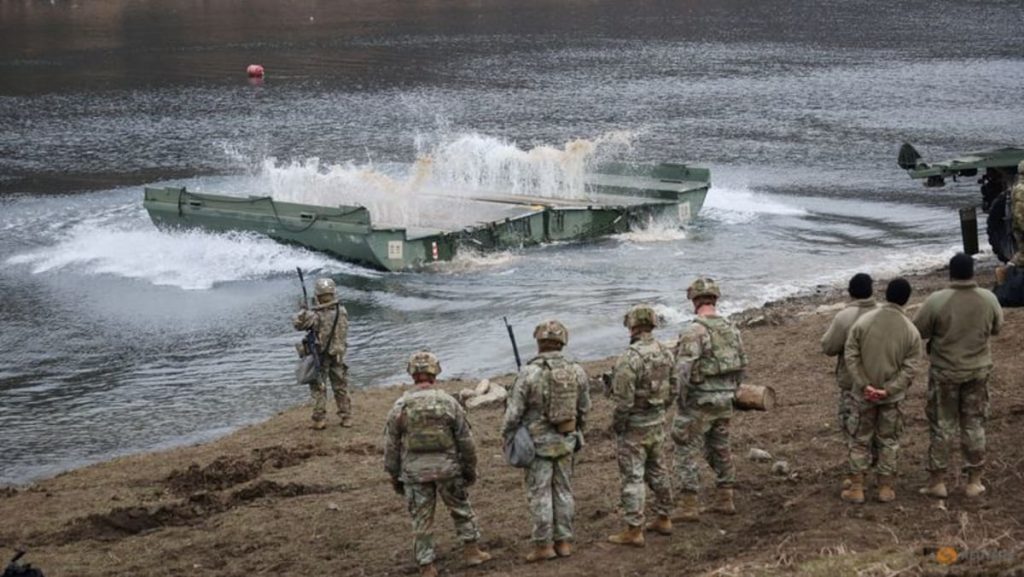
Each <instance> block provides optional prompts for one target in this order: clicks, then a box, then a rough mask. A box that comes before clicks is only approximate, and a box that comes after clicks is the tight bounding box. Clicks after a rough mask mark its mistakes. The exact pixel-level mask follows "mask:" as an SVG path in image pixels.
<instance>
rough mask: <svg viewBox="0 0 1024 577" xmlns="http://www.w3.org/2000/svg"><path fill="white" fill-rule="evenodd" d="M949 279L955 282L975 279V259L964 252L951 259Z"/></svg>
mask: <svg viewBox="0 0 1024 577" xmlns="http://www.w3.org/2000/svg"><path fill="white" fill-rule="evenodd" d="M949 278H951V279H953V280H971V279H972V278H974V259H973V258H971V256H970V255H968V254H964V253H962V252H958V253H956V254H955V255H953V258H951V259H949Z"/></svg>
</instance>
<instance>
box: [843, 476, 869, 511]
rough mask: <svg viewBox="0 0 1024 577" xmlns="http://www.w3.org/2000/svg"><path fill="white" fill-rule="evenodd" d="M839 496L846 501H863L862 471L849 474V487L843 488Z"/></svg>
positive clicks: (858, 502)
mask: <svg viewBox="0 0 1024 577" xmlns="http://www.w3.org/2000/svg"><path fill="white" fill-rule="evenodd" d="M839 496H840V497H841V498H842V499H843V501H846V502H847V503H857V504H860V503H863V502H864V473H857V474H855V475H850V487H849V488H848V489H843V492H842V493H840V494H839Z"/></svg>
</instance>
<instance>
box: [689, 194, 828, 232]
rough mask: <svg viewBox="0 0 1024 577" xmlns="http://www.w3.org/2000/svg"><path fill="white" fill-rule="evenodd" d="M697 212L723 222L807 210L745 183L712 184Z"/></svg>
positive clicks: (742, 222)
mask: <svg viewBox="0 0 1024 577" xmlns="http://www.w3.org/2000/svg"><path fill="white" fill-rule="evenodd" d="M701 214H702V215H703V216H704V217H706V218H710V219H714V220H717V221H719V222H721V223H723V224H746V223H749V222H752V221H753V220H755V219H757V218H758V217H759V216H760V215H775V216H806V215H807V214H808V212H807V210H805V209H803V208H801V207H798V206H793V205H790V204H786V203H785V202H783V201H782V200H780V199H779V198H777V197H775V196H773V195H770V194H767V193H763V192H755V191H753V190H750V189H749V188H746V187H735V188H734V187H730V186H717V185H716V186H713V187H712V188H711V190H710V191H709V192H708V196H707V199H706V200H705V201H704V209H703V210H702V211H701Z"/></svg>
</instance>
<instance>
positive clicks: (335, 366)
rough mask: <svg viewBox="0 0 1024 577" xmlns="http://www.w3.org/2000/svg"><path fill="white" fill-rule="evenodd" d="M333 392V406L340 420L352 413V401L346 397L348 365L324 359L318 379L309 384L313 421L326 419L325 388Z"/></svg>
mask: <svg viewBox="0 0 1024 577" xmlns="http://www.w3.org/2000/svg"><path fill="white" fill-rule="evenodd" d="M328 385H329V386H330V387H331V390H332V391H334V404H335V405H337V406H338V415H339V416H341V417H342V418H344V417H346V416H348V415H350V414H351V413H352V400H351V399H350V398H349V395H348V365H346V364H345V363H341V362H338V361H336V360H334V359H329V358H325V359H324V362H323V364H322V365H320V378H318V379H317V381H316V382H315V383H310V384H309V393H310V396H312V397H313V420H314V421H322V420H324V419H325V418H326V417H327V387H328Z"/></svg>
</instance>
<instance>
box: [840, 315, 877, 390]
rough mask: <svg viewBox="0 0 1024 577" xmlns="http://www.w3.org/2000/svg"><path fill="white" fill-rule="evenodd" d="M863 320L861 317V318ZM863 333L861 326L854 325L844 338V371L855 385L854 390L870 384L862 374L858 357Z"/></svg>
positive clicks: (862, 370)
mask: <svg viewBox="0 0 1024 577" xmlns="http://www.w3.org/2000/svg"><path fill="white" fill-rule="evenodd" d="M861 318H863V317H861ZM862 333H863V325H861V324H860V323H854V325H853V327H851V328H850V334H849V336H847V337H846V345H845V346H844V347H843V358H844V359H845V360H846V369H847V370H848V371H850V376H851V377H852V378H853V382H854V383H855V384H856V388H858V389H863V388H864V387H866V386H868V385H870V384H872V383H871V382H869V381H868V376H867V375H866V374H865V373H864V363H863V361H862V359H861V356H860V339H861V335H862Z"/></svg>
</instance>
